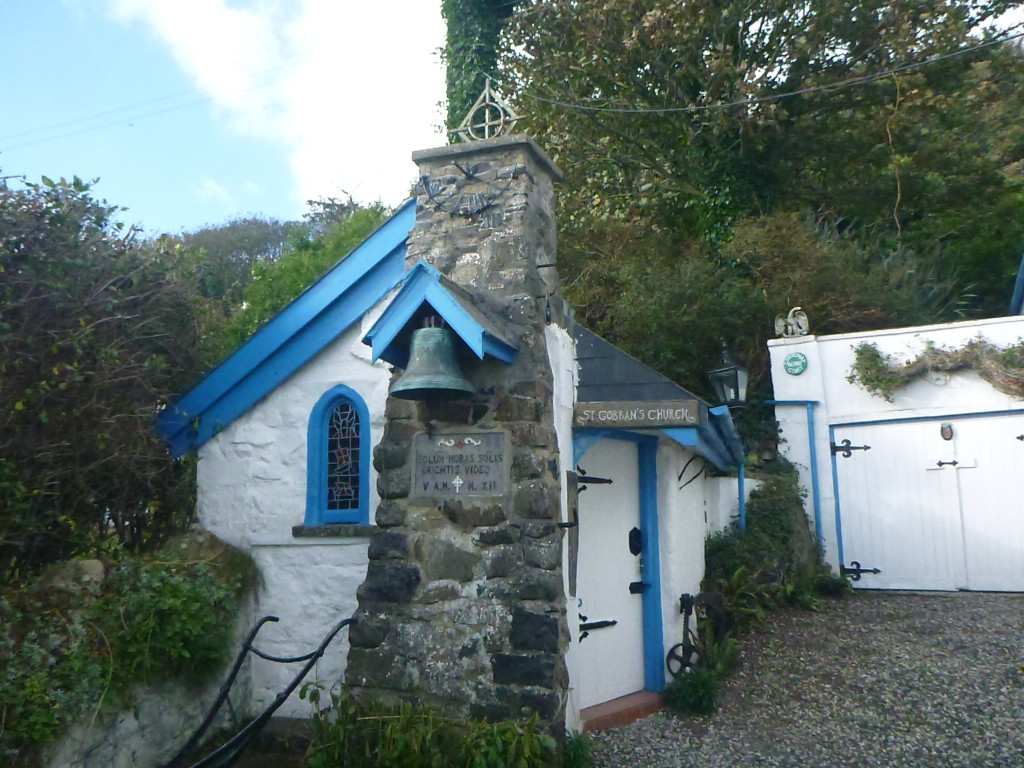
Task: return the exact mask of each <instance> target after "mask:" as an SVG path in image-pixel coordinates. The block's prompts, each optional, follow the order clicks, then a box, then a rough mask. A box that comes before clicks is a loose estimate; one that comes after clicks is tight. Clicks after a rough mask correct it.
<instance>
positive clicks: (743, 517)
mask: <svg viewBox="0 0 1024 768" xmlns="http://www.w3.org/2000/svg"><path fill="white" fill-rule="evenodd" d="M708 412H709V413H710V414H711V415H712V416H713V417H714V418H715V424H716V426H717V427H718V431H719V434H720V435H721V436H722V441H723V442H724V443H725V446H726V450H727V451H728V452H729V453H731V454H732V458H734V459H736V476H737V480H738V482H737V491H738V493H739V513H740V519H739V524H740V530H741V531H746V530H747V494H746V493H745V491H744V483H745V480H746V478H745V476H744V475H745V472H746V468H747V466H746V465H747V461H746V459H747V457H746V455H745V454H744V452H743V441H742V440H741V439H740V436H739V433H738V432H737V431H736V426H735V425H734V424H733V423H732V416H731V415H730V413H729V406H727V405H718V406H715V407H714V408H709V409H708ZM719 420H721V421H719ZM722 424H724V425H726V426H725V427H722V426H721V425H722Z"/></svg>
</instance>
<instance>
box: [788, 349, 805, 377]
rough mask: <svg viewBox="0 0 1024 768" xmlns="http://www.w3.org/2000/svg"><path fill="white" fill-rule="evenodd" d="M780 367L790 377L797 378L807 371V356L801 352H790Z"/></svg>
mask: <svg viewBox="0 0 1024 768" xmlns="http://www.w3.org/2000/svg"><path fill="white" fill-rule="evenodd" d="M782 367H783V368H785V369H786V373H788V374H790V375H791V376H799V375H800V374H801V373H803V372H804V371H806V370H807V355H805V354H804V353H803V352H790V353H789V354H788V355H786V358H785V359H784V360H783V361H782Z"/></svg>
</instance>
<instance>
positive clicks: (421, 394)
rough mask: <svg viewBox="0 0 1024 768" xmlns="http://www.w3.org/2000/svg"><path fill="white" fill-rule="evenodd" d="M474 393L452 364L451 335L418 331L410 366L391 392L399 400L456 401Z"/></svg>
mask: <svg viewBox="0 0 1024 768" xmlns="http://www.w3.org/2000/svg"><path fill="white" fill-rule="evenodd" d="M475 391H476V389H475V387H474V386H473V385H472V384H470V383H469V382H468V381H466V379H465V377H464V376H463V375H462V371H461V370H460V369H459V364H458V363H457V362H456V360H455V347H454V346H453V345H452V336H451V331H449V330H448V329H447V328H434V327H428V328H417V329H416V330H415V331H413V333H412V341H411V342H410V344H409V365H408V366H407V367H406V369H405V373H403V374H402V375H401V376H400V377H399V379H398V381H396V382H395V385H394V386H393V387H392V388H391V395H392V396H393V397H397V398H400V399H402V400H457V399H459V398H464V397H469V396H470V395H472V394H473V393H474V392H475Z"/></svg>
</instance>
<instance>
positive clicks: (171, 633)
mask: <svg viewBox="0 0 1024 768" xmlns="http://www.w3.org/2000/svg"><path fill="white" fill-rule="evenodd" d="M115 554H119V555H120V556H121V559H120V560H117V561H115V562H113V563H109V564H108V569H107V574H106V577H105V578H104V579H103V580H102V581H88V580H86V581H75V580H74V579H63V580H56V581H58V582H59V583H60V586H55V580H54V579H52V578H48V577H49V575H50V574H52V573H53V571H54V570H56V569H61V568H66V567H67V566H60V565H58V566H52V567H51V569H50V571H48V573H47V574H44V577H43V578H42V579H40V580H39V581H38V582H36V583H34V584H32V585H29V586H27V587H24V588H14V587H9V588H7V589H5V590H3V591H0V668H2V669H4V670H5V673H4V674H3V675H0V724H2V726H0V755H4V756H5V758H4V759H6V760H7V762H6V763H4V765H8V764H9V765H12V766H20V765H34V762H33V761H34V760H35V757H36V756H37V750H38V748H39V747H41V746H42V745H45V744H47V743H49V742H51V741H53V740H54V739H56V738H58V737H59V736H60V735H61V733H63V731H64V730H65V729H66V728H67V727H68V725H70V724H72V723H74V722H76V721H81V720H82V719H83V718H87V717H89V718H95V717H97V716H99V715H101V714H102V713H103V712H104V711H109V710H110V709H111V708H112V707H116V706H121V705H125V704H127V703H130V701H131V697H132V691H133V689H134V688H135V687H136V686H138V685H146V684H156V683H162V682H167V681H179V680H187V681H201V680H205V679H209V678H210V677H211V676H212V675H213V674H214V673H216V672H217V671H218V670H219V669H220V668H221V666H222V664H223V662H224V661H225V660H226V657H227V655H228V654H229V653H230V652H231V650H232V649H231V645H232V640H233V631H234V617H235V612H236V607H237V605H238V602H239V598H240V596H241V594H242V593H243V592H244V590H245V589H247V588H248V587H250V586H251V585H252V583H253V578H254V577H253V574H254V565H253V564H252V563H251V561H250V560H249V559H248V558H247V557H245V556H244V555H243V554H241V553H239V552H237V551H235V550H232V549H231V548H229V547H227V546H226V545H224V544H223V543H222V542H218V541H216V540H215V539H213V538H212V537H203V538H201V539H199V540H198V541H197V540H196V539H194V538H193V537H181V538H178V539H174V540H172V541H171V542H169V543H168V544H167V545H166V546H165V548H164V549H163V550H161V551H160V552H158V553H157V556H158V557H160V558H163V559H154V558H153V557H150V558H148V559H136V558H129V557H125V553H124V552H123V551H121V552H118V553H115ZM71 572H74V569H73V568H72V569H71Z"/></svg>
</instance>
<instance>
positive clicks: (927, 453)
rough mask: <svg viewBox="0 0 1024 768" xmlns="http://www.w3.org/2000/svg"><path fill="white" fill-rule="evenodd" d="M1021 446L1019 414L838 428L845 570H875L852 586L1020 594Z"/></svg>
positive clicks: (1023, 570) (1023, 566) (1023, 530)
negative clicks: (844, 448)
mask: <svg viewBox="0 0 1024 768" xmlns="http://www.w3.org/2000/svg"><path fill="white" fill-rule="evenodd" d="M943 424H947V425H949V427H951V430H952V435H951V439H949V440H946V439H944V438H943V436H942V435H943V430H942V425H943ZM947 434H948V431H947ZM1019 438H1024V415H1011V416H991V417H983V418H961V419H946V420H935V421H921V422H908V423H897V424H875V425H866V426H853V427H844V428H838V427H837V428H836V429H835V433H834V440H835V443H836V444H837V446H838V449H839V452H838V453H837V454H836V469H837V474H838V482H839V502H840V525H841V541H842V554H843V561H844V562H843V565H844V566H846V567H847V568H851V567H855V563H856V564H859V567H860V568H863V569H869V570H871V569H875V568H877V569H879V571H880V572H879V573H878V574H873V573H864V574H862V577H861V579H860V580H859V581H857V582H855V586H857V587H862V588H869V589H870V588H875V589H942V590H953V589H974V590H995V591H1024V439H1019ZM846 440H849V445H850V446H852V447H854V448H855V447H856V446H862V445H870V446H871V449H870V450H852V451H850V452H849V454H850V455H849V456H846V455H845V453H844V452H843V451H842V446H843V445H844V443H845V441H846Z"/></svg>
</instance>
